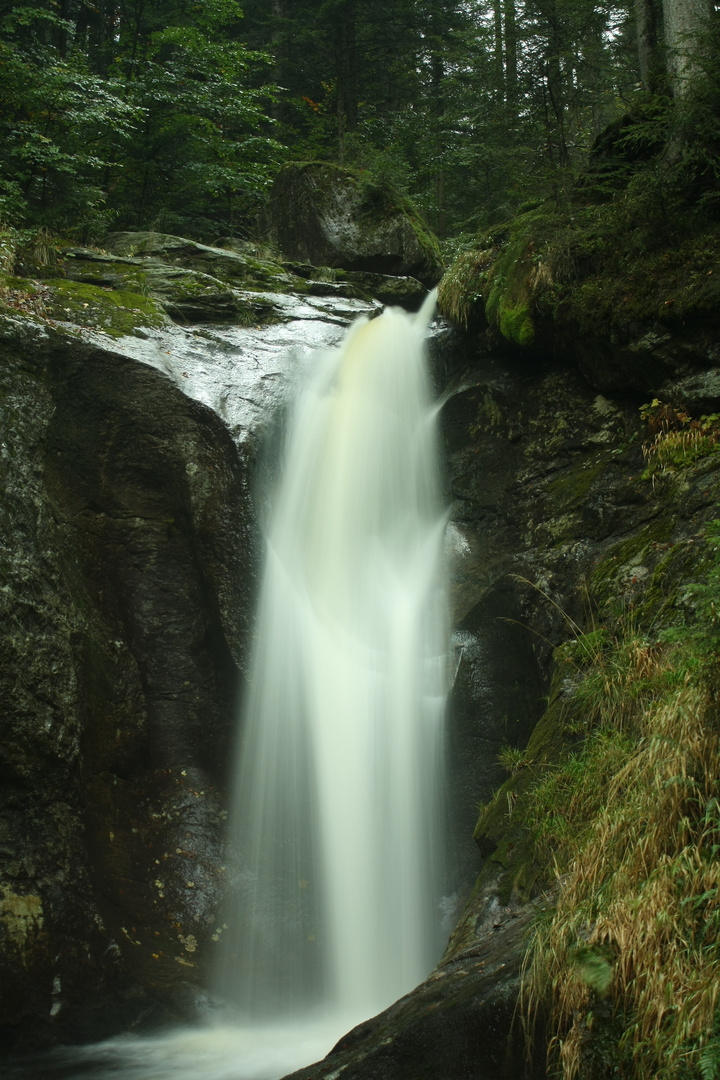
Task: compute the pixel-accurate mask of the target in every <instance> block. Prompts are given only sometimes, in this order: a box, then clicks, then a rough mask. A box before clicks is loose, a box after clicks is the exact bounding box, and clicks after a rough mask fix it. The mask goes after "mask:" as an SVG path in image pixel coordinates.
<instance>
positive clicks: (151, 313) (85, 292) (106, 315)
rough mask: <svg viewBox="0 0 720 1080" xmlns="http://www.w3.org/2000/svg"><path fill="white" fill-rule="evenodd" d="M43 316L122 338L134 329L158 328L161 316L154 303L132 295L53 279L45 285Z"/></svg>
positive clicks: (161, 323) (162, 316) (161, 320)
mask: <svg viewBox="0 0 720 1080" xmlns="http://www.w3.org/2000/svg"><path fill="white" fill-rule="evenodd" d="M48 288H49V298H48V299H47V300H46V301H45V307H46V312H47V315H48V316H49V317H50V318H52V319H59V320H61V321H67V322H72V323H75V325H76V326H84V327H87V328H88V329H93V330H102V331H103V332H104V333H106V334H110V336H111V337H125V336H127V335H129V334H132V333H133V330H134V329H136V328H137V327H159V326H163V325H164V324H165V322H166V318H165V315H164V314H163V312H162V310H161V309H160V308H159V306H158V305H157V304H156V303H155V301H154V300H151V299H150V298H149V297H147V296H141V295H140V294H139V293H133V292H116V291H114V290H112V289H103V288H98V287H97V286H96V285H88V284H85V283H82V282H79V281H66V280H64V279H62V278H56V279H53V280H52V281H51V282H49V283H48Z"/></svg>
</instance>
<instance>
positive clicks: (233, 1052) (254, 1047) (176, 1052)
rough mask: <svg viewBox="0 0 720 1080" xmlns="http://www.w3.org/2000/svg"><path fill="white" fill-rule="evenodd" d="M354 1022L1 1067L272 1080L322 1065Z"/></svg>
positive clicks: (63, 1052)
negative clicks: (320, 1063) (313, 1065)
mask: <svg viewBox="0 0 720 1080" xmlns="http://www.w3.org/2000/svg"><path fill="white" fill-rule="evenodd" d="M356 1020H357V1018H356V1017H355V1018H353V1017H350V1016H341V1015H334V1016H332V1017H325V1018H322V1019H313V1018H311V1017H306V1018H305V1019H304V1020H303V1021H296V1022H294V1023H292V1022H288V1023H286V1024H254V1025H253V1026H252V1027H240V1026H234V1025H226V1026H213V1025H208V1026H207V1027H186V1028H180V1029H176V1030H173V1031H171V1032H169V1033H168V1034H166V1035H154V1036H152V1037H149V1036H133V1035H121V1036H118V1037H117V1038H115V1039H108V1040H107V1041H105V1042H102V1043H94V1044H91V1045H89V1046H65V1047H57V1048H56V1049H54V1050H50V1051H46V1052H44V1053H42V1054H37V1055H30V1056H23V1057H22V1058H17V1059H10V1060H9V1061H6V1062H4V1063H3V1070H2V1076H3V1080H31V1078H32V1080H75V1078H78V1080H279V1078H280V1077H283V1076H287V1075H288V1074H289V1073H292V1072H294V1071H295V1070H296V1069H300V1068H302V1067H303V1066H304V1065H307V1064H309V1063H310V1062H313V1061H318V1060H319V1059H320V1058H322V1057H324V1056H325V1054H327V1053H328V1051H329V1050H331V1049H332V1047H333V1046H334V1045H335V1043H336V1042H337V1041H338V1039H340V1038H341V1037H342V1035H343V1034H344V1033H345V1032H346V1031H348V1029H349V1028H351V1027H352V1026H353V1023H355V1022H356Z"/></svg>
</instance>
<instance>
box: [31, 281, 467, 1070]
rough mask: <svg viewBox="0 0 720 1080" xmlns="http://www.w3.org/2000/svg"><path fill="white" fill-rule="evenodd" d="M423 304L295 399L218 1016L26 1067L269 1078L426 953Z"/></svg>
mask: <svg viewBox="0 0 720 1080" xmlns="http://www.w3.org/2000/svg"><path fill="white" fill-rule="evenodd" d="M434 303H435V297H434V294H431V296H430V297H429V298H428V300H427V301H426V303H425V305H424V306H423V309H422V310H421V311H420V312H419V314H418V315H415V316H411V315H407V314H405V313H403V312H400V311H397V310H386V311H385V312H384V313H383V314H382V315H381V316H380V317H379V318H376V319H373V320H371V321H367V320H360V321H358V322H357V323H355V325H354V326H353V327H351V329H350V331H349V332H348V335H347V337H346V340H345V342H344V343H343V344H342V346H341V347H340V348H339V349H335V350H333V351H328V352H325V353H319V354H316V355H315V356H314V357H313V358H312V361H311V362H310V363H309V364H308V366H307V370H306V372H305V379H304V381H303V382H302V383H301V385H300V386H299V387H298V389H297V394H296V398H295V402H294V405H293V407H292V408H291V410H290V414H289V419H288V424H287V430H286V437H285V441H284V454H283V461H282V465H281V468H280V471H279V476H278V479H277V483H276V485H275V490H274V492H273V493H272V499H271V504H272V505H271V510H270V513H269V516H268V524H267V531H266V559H265V567H264V573H263V580H262V585H261V592H260V598H259V606H258V613H257V621H256V644H255V650H254V658H253V661H252V669H251V674H250V691H249V694H248V697H247V700H246V702H245V705H244V709H243V715H242V718H241V723H242V739H241V741H240V745H239V748H238V766H237V774H236V777H235V791H236V798H235V805H234V808H233V811H232V815H231V817H232V826H231V839H230V848H231V852H230V855H231V858H230V859H229V862H228V865H229V866H231V867H234V868H235V869H234V874H233V876H234V879H235V882H234V888H233V889H231V895H230V896H229V898H228V909H227V913H226V917H225V922H226V923H227V926H228V929H227V931H225V933H224V935H223V941H222V948H223V961H222V965H221V968H220V970H219V972H218V977H217V986H216V988H215V989H216V990H217V992H218V994H219V995H220V996H221V997H223V998H224V999H225V1000H226V1002H227V1003H228V1009H227V1010H226V1011H225V1012H224V1014H223V1015H224V1023H223V1026H217V1025H216V1026H213V1025H208V1026H207V1027H205V1028H200V1027H198V1028H194V1029H193V1028H188V1029H184V1030H181V1031H176V1032H174V1033H171V1034H168V1035H166V1036H160V1037H156V1038H139V1037H130V1036H125V1037H122V1038H118V1039H113V1040H109V1041H108V1042H106V1043H103V1044H100V1045H96V1046H92V1047H84V1048H80V1047H75V1048H68V1049H67V1050H58V1051H56V1052H54V1054H53V1055H51V1056H50V1058H48V1059H47V1061H46V1062H45V1065H44V1066H43V1068H45V1069H46V1071H45V1072H43V1070H42V1069H41V1068H40V1067H39V1066H38V1072H37V1073H36V1074H35V1075H47V1076H53V1075H54V1072H53V1069H54V1068H56V1067H57V1068H59V1069H61V1075H62V1076H64V1077H67V1076H69V1075H77V1076H78V1077H81V1076H82V1077H85V1078H86V1080H91V1078H95V1077H97V1078H98V1080H100V1078H102V1077H107V1076H110V1075H112V1076H114V1077H122V1078H124V1080H171V1078H172V1080H182V1078H183V1077H185V1078H187V1080H190V1078H191V1077H192V1078H193V1080H195V1078H196V1077H197V1076H198V1075H202V1076H204V1077H205V1078H206V1080H277V1078H278V1077H281V1076H284V1075H286V1074H287V1073H289V1072H291V1071H293V1070H295V1069H297V1068H299V1067H301V1066H302V1065H304V1064H309V1063H310V1062H312V1061H314V1060H317V1059H318V1058H320V1057H322V1056H324V1055H325V1054H326V1053H327V1052H328V1051H329V1050H330V1049H331V1047H332V1045H333V1044H334V1043H335V1042H336V1041H337V1039H339V1038H340V1036H341V1035H343V1034H344V1033H345V1032H347V1031H348V1030H349V1029H350V1028H351V1027H353V1026H354V1025H355V1024H357V1023H358V1022H360V1021H362V1020H364V1019H366V1018H368V1017H369V1016H371V1015H373V1014H375V1013H377V1012H378V1011H380V1010H381V1009H383V1008H384V1007H385V1006H387V1005H389V1004H390V1003H391V1002H393V1001H395V1000H396V999H397V998H399V997H401V996H402V995H403V994H404V993H406V992H407V991H409V990H411V989H412V988H413V986H415V985H416V984H417V983H418V982H420V981H422V979H423V978H424V977H425V975H426V974H427V972H428V971H429V969H430V968H431V967H432V965H433V963H434V962H435V961H436V959H437V956H438V951H439V948H440V946H441V941H440V940H439V931H438V926H439V911H438V900H439V893H440V891H441V889H440V886H441V882H440V876H441V865H440V863H441V859H440V847H441V842H440V841H441V823H440V816H441V814H440V810H441V791H442V764H443V763H442V745H443V712H444V703H445V693H446V680H447V670H446V669H447V618H446V599H445V591H444V574H443V567H442V550H443V535H444V531H445V516H444V514H443V512H442V510H441V506H440V498H439V492H438V465H437V455H436V446H435V439H436V435H435V416H436V412H437V410H436V408H435V407H434V406H433V402H432V399H431V394H430V389H429V385H428V375H427V371H426V366H425V357H424V339H425V335H426V332H427V327H428V324H429V320H430V318H431V316H432V313H433V310H434ZM229 1018H232V1020H231V1022H230V1024H228V1020H229ZM69 1063H72V1064H71V1065H70V1067H71V1068H75V1069H76V1070H77V1072H76V1073H72V1074H71V1073H69V1072H68V1071H67V1069H68V1064H69ZM11 1075H13V1076H15V1075H18V1076H20V1075H22V1076H23V1077H24V1076H25V1075H26V1074H25V1072H24V1071H22V1069H20V1071H18V1072H17V1073H15V1072H12V1073H11Z"/></svg>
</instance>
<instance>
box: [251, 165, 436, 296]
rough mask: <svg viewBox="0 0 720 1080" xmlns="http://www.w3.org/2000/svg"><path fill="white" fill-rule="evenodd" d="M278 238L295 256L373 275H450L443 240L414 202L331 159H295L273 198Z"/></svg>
mask: <svg viewBox="0 0 720 1080" xmlns="http://www.w3.org/2000/svg"><path fill="white" fill-rule="evenodd" d="M269 213H270V222H271V229H272V232H273V236H274V238H275V240H276V242H277V244H278V246H279V247H280V250H281V251H282V252H283V254H284V255H285V256H286V258H288V259H294V260H296V261H298V262H310V263H312V264H314V265H315V266H329V267H333V268H339V269H343V270H351V271H363V272H366V273H371V274H393V275H401V276H408V275H409V276H411V277H414V278H417V279H418V280H419V281H421V282H422V283H423V284H424V285H426V286H432V285H435V284H436V283H437V281H438V280H439V279H440V276H441V274H442V257H441V254H440V248H439V245H438V242H437V240H436V239H435V237H434V236H433V235H432V234H431V233H430V231H429V230H428V228H427V226H426V225H425V223H424V222H423V221H422V220H421V218H420V216H419V215H418V213H417V211H416V210H414V208H413V207H412V205H411V204H410V202H409V201H408V200H407V199H406V198H404V197H403V196H401V195H400V194H399V193H397V192H394V191H391V190H389V189H381V188H379V187H378V186H377V185H375V184H373V183H372V182H371V181H370V180H369V178H367V177H365V176H364V175H363V174H362V173H356V172H353V171H352V170H349V169H343V168H341V167H340V166H337V165H331V164H329V163H327V162H319V161H311V162H289V163H288V164H287V165H285V166H284V168H282V169H281V170H280V173H279V174H278V177H277V179H276V180H275V183H274V185H273V189H272V193H271V198H270V210H269Z"/></svg>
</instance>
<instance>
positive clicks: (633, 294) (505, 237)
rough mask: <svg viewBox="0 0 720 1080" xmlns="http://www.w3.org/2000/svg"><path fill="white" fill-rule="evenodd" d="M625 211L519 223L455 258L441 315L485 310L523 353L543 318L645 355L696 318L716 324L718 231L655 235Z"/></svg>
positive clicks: (584, 210) (697, 224)
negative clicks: (480, 307)
mask: <svg viewBox="0 0 720 1080" xmlns="http://www.w3.org/2000/svg"><path fill="white" fill-rule="evenodd" d="M628 213H629V212H628V210H627V207H626V205H625V204H624V203H623V202H622V200H620V199H618V200H617V201H614V202H612V203H610V204H609V205H608V204H603V205H599V206H598V205H585V206H583V205H578V204H577V203H572V204H570V205H565V206H561V207H555V208H553V207H552V206H549V205H546V206H543V207H541V208H539V209H536V210H533V211H531V212H528V213H526V214H522V215H519V216H518V217H517V218H515V219H514V220H513V221H512V222H510V223H508V224H507V225H505V226H503V227H502V228H496V229H494V230H492V231H491V232H488V233H486V234H483V235H482V236H481V237H479V239H478V244H477V247H476V249H474V250H473V251H470V252H463V253H462V254H461V255H460V256H459V257H458V259H457V260H456V262H455V263H454V264H453V266H451V267H450V269H449V270H448V272H447V273H446V275H445V277H444V278H443V281H442V282H441V285H440V310H441V311H442V313H443V314H444V315H446V316H447V317H448V318H450V319H453V320H455V321H456V322H459V323H461V324H464V325H467V323H468V321H469V320H470V317H471V314H472V313H473V311H474V309H475V307H476V306H477V305H478V304H482V305H483V307H484V315H485V318H486V320H487V322H488V324H489V325H490V326H492V327H494V328H495V329H497V330H499V332H500V334H501V335H502V337H503V338H505V339H506V340H507V341H510V342H512V343H513V344H515V345H519V346H521V347H528V346H531V345H532V344H533V343H535V342H536V329H537V322H538V320H541V321H547V322H548V323H549V324H552V325H553V326H554V330H555V333H556V334H559V335H560V336H562V337H569V336H570V335H584V336H587V337H591V338H593V339H604V340H608V341H611V342H613V343H615V344H619V345H626V346H628V347H629V348H633V349H636V348H637V349H640V350H641V351H642V350H643V349H644V348H652V347H653V346H654V345H655V344H656V343H657V341H659V340H660V339H661V337H662V334H663V332H665V331H668V332H672V331H673V330H675V329H678V328H680V327H682V326H684V325H685V324H686V323H687V322H688V321H689V320H693V321H696V322H699V323H706V322H711V323H713V324H714V323H715V322H717V319H718V311H719V310H720V271H718V265H719V264H720V226H718V225H717V224H715V223H710V222H707V221H701V220H700V219H695V220H692V221H690V223H689V225H688V229H687V230H685V231H683V230H682V229H679V230H678V232H677V233H675V234H668V233H667V232H664V233H663V231H661V230H660V231H657V232H653V231H651V230H648V229H647V228H645V229H641V228H639V227H635V228H633V227H632V223H631V221H629V220H628ZM648 335H649V336H648Z"/></svg>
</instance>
